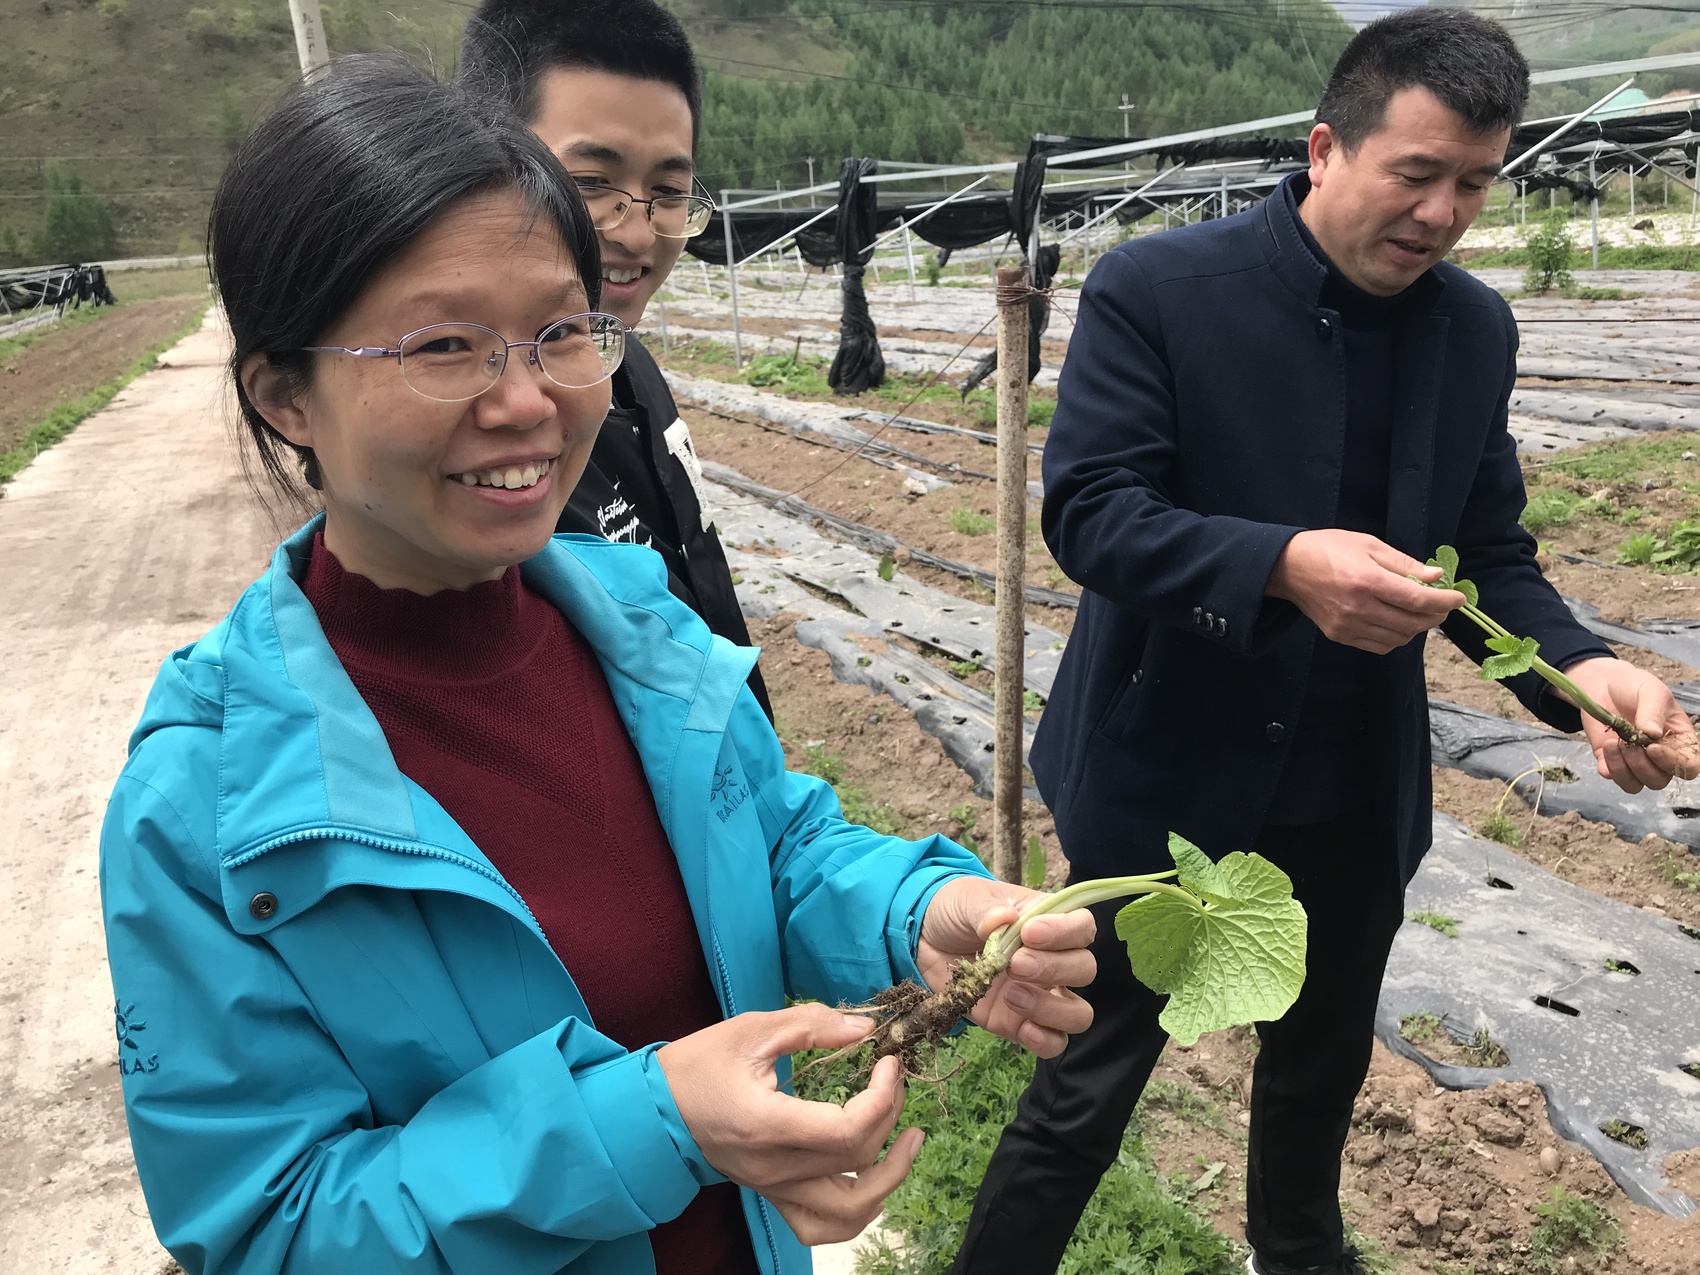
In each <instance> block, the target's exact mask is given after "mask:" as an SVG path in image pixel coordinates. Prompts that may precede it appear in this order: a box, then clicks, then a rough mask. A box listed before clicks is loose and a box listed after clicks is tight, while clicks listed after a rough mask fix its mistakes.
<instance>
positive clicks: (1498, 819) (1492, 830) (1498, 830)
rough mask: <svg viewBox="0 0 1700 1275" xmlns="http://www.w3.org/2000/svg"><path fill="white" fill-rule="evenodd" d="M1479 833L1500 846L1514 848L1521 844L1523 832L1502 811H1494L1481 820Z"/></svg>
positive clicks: (1514, 821)
mask: <svg viewBox="0 0 1700 1275" xmlns="http://www.w3.org/2000/svg"><path fill="white" fill-rule="evenodd" d="M1481 833H1482V836H1484V837H1486V838H1487V839H1488V840H1489V841H1497V842H1499V844H1500V845H1502V846H1511V847H1513V848H1515V847H1517V846H1520V845H1522V844H1523V830H1522V829H1521V828H1519V827H1518V826H1517V822H1516V820H1514V819H1512V817H1511V816H1510V815H1508V814H1505V813H1504V812H1503V811H1499V810H1495V811H1494V812H1493V813H1492V814H1490V815H1488V816H1487V818H1485V819H1483V820H1482V827H1481Z"/></svg>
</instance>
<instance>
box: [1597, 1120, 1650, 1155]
mask: <svg viewBox="0 0 1700 1275" xmlns="http://www.w3.org/2000/svg"><path fill="white" fill-rule="evenodd" d="M1600 1132H1601V1133H1603V1134H1605V1135H1606V1137H1608V1138H1610V1139H1611V1140H1612V1141H1613V1142H1621V1143H1622V1144H1623V1145H1624V1146H1626V1147H1631V1148H1633V1149H1634V1150H1636V1151H1645V1150H1646V1149H1647V1131H1646V1130H1645V1129H1643V1128H1642V1127H1641V1126H1640V1125H1638V1124H1630V1123H1628V1122H1627V1121H1624V1120H1604V1121H1601V1122H1600Z"/></svg>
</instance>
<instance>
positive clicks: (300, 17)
mask: <svg viewBox="0 0 1700 1275" xmlns="http://www.w3.org/2000/svg"><path fill="white" fill-rule="evenodd" d="M289 19H290V21H291V22H292V23H293V24H294V25H295V55H296V57H298V58H299V59H300V60H301V78H302V79H303V80H315V79H317V78H318V77H319V76H321V75H323V74H324V72H325V69H326V68H327V67H329V66H330V64H331V51H330V48H329V46H328V45H326V43H325V23H324V19H323V18H321V17H320V16H319V0H289Z"/></svg>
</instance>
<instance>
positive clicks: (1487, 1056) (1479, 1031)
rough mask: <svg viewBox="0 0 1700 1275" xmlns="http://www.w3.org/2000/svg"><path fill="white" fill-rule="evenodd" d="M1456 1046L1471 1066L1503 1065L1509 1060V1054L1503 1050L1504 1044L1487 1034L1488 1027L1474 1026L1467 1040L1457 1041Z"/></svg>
mask: <svg viewBox="0 0 1700 1275" xmlns="http://www.w3.org/2000/svg"><path fill="white" fill-rule="evenodd" d="M1458 1048H1459V1049H1461V1050H1462V1051H1463V1053H1464V1060H1465V1061H1466V1062H1467V1063H1469V1065H1470V1066H1472V1067H1503V1066H1505V1065H1506V1064H1507V1063H1509V1062H1510V1061H1511V1055H1510V1054H1508V1053H1506V1052H1505V1046H1504V1045H1502V1044H1500V1043H1499V1042H1498V1041H1497V1040H1495V1039H1494V1038H1493V1037H1492V1036H1490V1035H1488V1029H1487V1028H1485V1027H1478V1028H1476V1030H1475V1031H1474V1032H1472V1033H1471V1034H1470V1038H1469V1039H1468V1040H1461V1041H1459V1042H1458Z"/></svg>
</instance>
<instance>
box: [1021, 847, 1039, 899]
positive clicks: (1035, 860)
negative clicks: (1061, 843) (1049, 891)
mask: <svg viewBox="0 0 1700 1275" xmlns="http://www.w3.org/2000/svg"><path fill="white" fill-rule="evenodd" d="M1021 884H1022V885H1024V886H1026V887H1027V888H1028V889H1029V890H1043V889H1044V888H1045V847H1044V846H1042V845H1040V844H1039V838H1037V837H1028V838H1027V862H1026V863H1024V864H1022V865H1021Z"/></svg>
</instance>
